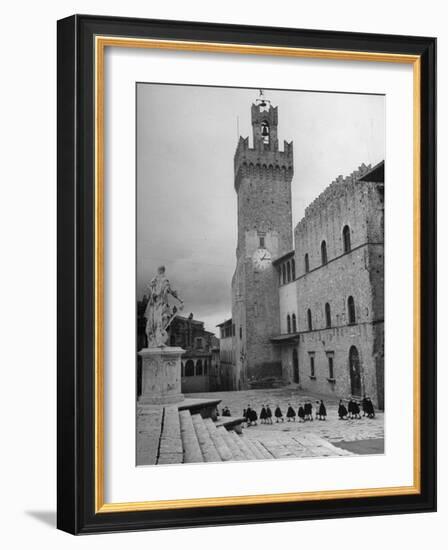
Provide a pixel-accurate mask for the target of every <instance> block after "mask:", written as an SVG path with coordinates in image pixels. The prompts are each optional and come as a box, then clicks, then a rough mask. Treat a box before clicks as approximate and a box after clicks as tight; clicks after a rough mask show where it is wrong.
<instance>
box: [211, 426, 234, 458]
mask: <svg viewBox="0 0 448 550" xmlns="http://www.w3.org/2000/svg"><path fill="white" fill-rule="evenodd" d="M204 424H205V427H206V428H207V430H208V433H209V435H210V438H211V440H212V441H213V444H214V445H215V448H216V450H217V451H218V454H219V456H220V457H221V460H222V461H227V460H232V458H233V456H232V452H231V450H230V449H229V447H228V445H227V443H226V441H225V439H224V438H223V436H222V435H221V432H220V431H219V430H218V429H217V427H216V426H215V424H214V423H213V420H212V419H211V418H206V419H205V420H204Z"/></svg>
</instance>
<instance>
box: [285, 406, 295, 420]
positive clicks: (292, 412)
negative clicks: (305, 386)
mask: <svg viewBox="0 0 448 550" xmlns="http://www.w3.org/2000/svg"><path fill="white" fill-rule="evenodd" d="M286 416H287V417H288V418H294V417H295V416H296V411H295V410H294V409H293V408H292V407H291V405H290V406H289V407H288V411H287V412H286Z"/></svg>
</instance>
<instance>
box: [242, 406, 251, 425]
mask: <svg viewBox="0 0 448 550" xmlns="http://www.w3.org/2000/svg"><path fill="white" fill-rule="evenodd" d="M251 410H252V409H251V408H250V405H247V408H246V409H244V413H243V416H244V418H245V419H246V424H247V427H249V426H250V425H251V420H250V417H251Z"/></svg>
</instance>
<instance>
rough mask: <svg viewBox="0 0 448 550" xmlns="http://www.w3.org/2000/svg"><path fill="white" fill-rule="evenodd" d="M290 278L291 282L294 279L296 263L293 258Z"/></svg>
mask: <svg viewBox="0 0 448 550" xmlns="http://www.w3.org/2000/svg"><path fill="white" fill-rule="evenodd" d="M291 276H292V280H293V281H294V280H295V278H296V261H295V260H294V258H293V259H292V260H291Z"/></svg>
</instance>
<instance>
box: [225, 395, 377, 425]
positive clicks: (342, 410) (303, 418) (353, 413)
mask: <svg viewBox="0 0 448 550" xmlns="http://www.w3.org/2000/svg"><path fill="white" fill-rule="evenodd" d="M361 409H362V413H363V414H362V416H363V417H367V418H375V409H374V406H373V403H372V400H371V399H370V397H368V396H366V395H365V396H364V397H363V398H362V400H361V402H359V401H357V400H356V399H353V398H351V399H349V400H348V401H347V406H346V405H345V403H344V401H343V400H342V399H341V400H340V401H339V407H338V416H339V420H353V419H359V418H361ZM315 410H316V412H315V415H314V418H315V419H316V420H326V418H327V409H326V407H325V403H324V402H323V401H322V399H321V400H320V401H316V408H315ZM222 416H231V414H230V409H229V407H227V406H225V407H224V408H223V409H222ZM285 416H286V419H287V421H288V422H295V421H296V416H297V417H298V419H299V422H307V421H313V420H314V418H313V404H312V402H311V401H310V400H307V401H304V402H303V403H300V405H299V407H298V409H297V413H296V411H295V409H294V407H293V406H292V405H291V403H288V408H287V410H286V415H285ZM243 417H244V419H245V420H246V424H247V426H256V425H257V422H258V418H260V424H273V417H275V422H276V423H279V422H284V421H285V417H284V416H283V412H282V410H281V408H280V405H277V406H276V407H275V409H274V414H272V409H271V407H270V405H262V406H261V411H260V416H258V413H257V411H256V410H255V409H254V408H252V407H251V406H250V404H249V405H247V407H246V408H245V409H244V410H243Z"/></svg>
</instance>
